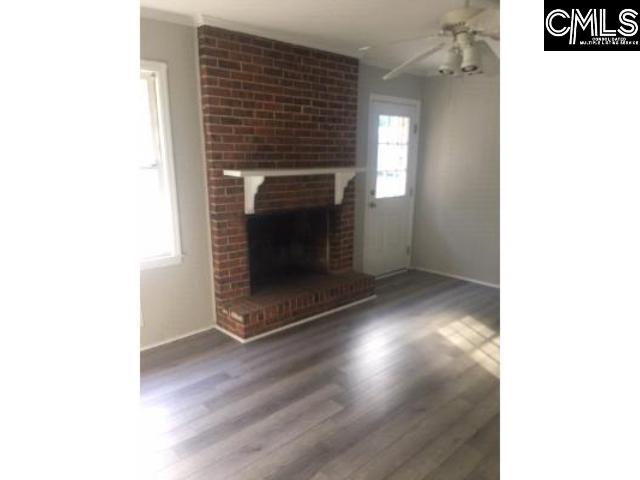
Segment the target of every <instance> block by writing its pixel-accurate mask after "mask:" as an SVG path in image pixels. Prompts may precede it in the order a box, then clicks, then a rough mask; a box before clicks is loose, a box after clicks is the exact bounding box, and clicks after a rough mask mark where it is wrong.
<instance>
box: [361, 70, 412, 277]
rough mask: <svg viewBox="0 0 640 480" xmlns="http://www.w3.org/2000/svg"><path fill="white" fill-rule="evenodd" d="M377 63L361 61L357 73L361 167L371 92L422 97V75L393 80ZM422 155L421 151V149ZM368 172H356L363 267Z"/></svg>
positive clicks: (365, 150)
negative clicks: (369, 63) (384, 77)
mask: <svg viewBox="0 0 640 480" xmlns="http://www.w3.org/2000/svg"><path fill="white" fill-rule="evenodd" d="M387 72H388V70H384V69H381V68H378V67H372V66H369V65H365V64H363V63H360V73H359V77H358V125H357V134H356V135H357V138H356V164H357V165H358V166H359V167H365V166H366V165H367V145H368V138H369V136H368V131H369V99H370V97H371V94H378V95H389V96H393V97H403V98H410V99H412V100H421V99H422V87H423V82H424V80H423V78H421V77H417V76H415V75H400V76H399V77H396V78H394V79H393V80H388V81H384V80H382V76H383V75H384V74H385V73H387ZM418 155H420V152H418ZM365 187H366V174H365V173H364V172H363V173H359V174H358V175H357V176H356V208H355V217H356V218H355V231H354V241H355V247H354V267H355V269H356V270H359V271H362V264H363V261H364V259H363V255H364V241H365V238H364V212H365V202H366V191H365Z"/></svg>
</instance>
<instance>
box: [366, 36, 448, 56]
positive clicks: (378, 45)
mask: <svg viewBox="0 0 640 480" xmlns="http://www.w3.org/2000/svg"><path fill="white" fill-rule="evenodd" d="M441 36H442V34H441V33H432V34H426V35H420V36H419V37H412V38H404V39H402V40H394V41H393V42H387V43H379V44H377V45H365V46H363V47H360V48H358V51H360V52H365V53H366V52H368V51H369V50H375V49H377V48H383V47H389V46H391V45H397V44H399V43H405V42H415V41H416V40H428V39H430V38H437V37H441Z"/></svg>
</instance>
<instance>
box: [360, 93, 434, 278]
mask: <svg viewBox="0 0 640 480" xmlns="http://www.w3.org/2000/svg"><path fill="white" fill-rule="evenodd" d="M376 102H384V103H395V104H397V105H403V106H409V107H414V108H415V112H416V118H415V124H414V125H412V126H411V127H410V128H411V129H415V133H414V135H415V137H414V138H415V147H414V149H415V151H414V152H411V151H409V158H408V165H407V177H408V178H409V180H408V184H407V191H408V194H409V221H408V222H407V223H408V225H407V238H408V242H409V248H410V249H411V253H410V254H409V255H408V256H407V264H406V266H405V267H403V268H401V269H399V270H398V271H399V272H401V271H405V270H407V269H408V268H409V267H410V266H411V257H412V255H413V222H414V216H415V203H416V202H415V198H416V194H415V191H416V179H417V171H418V153H419V150H420V111H421V107H422V102H421V101H420V100H415V99H412V98H405V97H395V96H390V95H380V94H377V93H372V94H371V95H370V96H369V105H368V112H367V115H368V117H369V118H368V119H367V126H368V130H367V172H366V180H365V182H366V184H365V192H364V235H363V237H364V246H363V247H364V248H363V255H362V257H363V259H362V260H363V262H362V264H363V270H364V271H365V272H366V271H367V270H368V268H367V264H368V262H369V261H370V254H369V255H368V248H367V245H369V242H368V241H367V240H368V239H370V238H371V228H372V227H371V225H372V223H371V212H370V210H371V209H370V208H369V207H368V203H369V201H370V198H369V196H370V193H369V192H370V191H371V189H372V188H374V187H375V178H377V170H374V168H373V165H374V163H377V162H376V158H375V155H376V154H377V153H378V148H377V147H378V145H377V143H374V141H373V140H374V138H376V139H377V135H373V134H372V132H374V129H376V128H377V125H376V124H375V122H374V120H375V119H374V115H373V105H374V103H376ZM410 135H411V130H410ZM409 145H410V146H411V142H409ZM411 179H413V180H411ZM393 273H394V272H385V273H382V274H380V275H379V277H384V276H387V275H390V274H393Z"/></svg>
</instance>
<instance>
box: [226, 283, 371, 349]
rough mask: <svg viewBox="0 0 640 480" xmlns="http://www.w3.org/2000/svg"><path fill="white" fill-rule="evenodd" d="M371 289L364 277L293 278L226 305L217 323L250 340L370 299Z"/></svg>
mask: <svg viewBox="0 0 640 480" xmlns="http://www.w3.org/2000/svg"><path fill="white" fill-rule="evenodd" d="M374 288H375V285H374V278H373V277H372V276H371V275H366V274H364V273H356V272H348V273H342V274H311V275H306V276H304V277H302V278H299V277H292V278H291V279H289V280H285V281H283V282H280V283H278V284H277V285H273V286H269V287H266V288H263V289H262V290H260V291H259V292H257V293H256V294H254V295H250V296H247V297H242V298H238V299H235V300H233V301H230V302H228V303H225V304H224V305H222V306H221V307H222V308H221V309H220V310H219V311H221V313H222V315H221V317H222V318H219V319H218V323H219V326H221V327H222V328H224V329H225V330H228V331H229V332H231V333H233V334H235V335H238V336H239V337H241V338H250V337H253V336H255V335H259V334H261V333H264V332H267V331H270V330H274V329H276V328H280V327H282V326H284V325H287V324H290V323H292V322H296V321H298V320H302V319H304V318H307V317H310V316H313V315H317V314H319V313H322V312H325V311H327V310H331V309H334V308H337V307H340V306H342V305H345V304H348V303H351V302H355V301H357V300H361V299H363V298H366V297H369V296H371V295H373V293H374Z"/></svg>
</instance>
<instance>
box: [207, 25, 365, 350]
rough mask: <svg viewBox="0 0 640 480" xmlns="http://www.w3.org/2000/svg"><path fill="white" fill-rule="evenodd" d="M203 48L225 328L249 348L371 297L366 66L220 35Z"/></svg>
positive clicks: (220, 316) (217, 282) (220, 313)
mask: <svg viewBox="0 0 640 480" xmlns="http://www.w3.org/2000/svg"><path fill="white" fill-rule="evenodd" d="M198 44H199V59H200V81H201V90H202V108H203V120H204V130H205V141H206V159H207V181H208V193H209V210H210V214H211V219H210V220H211V236H212V251H213V274H214V290H215V292H214V293H215V299H216V318H217V322H218V326H220V327H221V328H223V329H225V330H227V331H228V332H230V333H232V334H234V335H236V336H237V337H240V338H243V339H246V338H250V337H252V336H255V335H259V334H262V333H265V332H268V331H270V330H273V329H277V328H279V327H282V326H284V325H287V324H290V323H292V322H296V321H298V320H301V319H304V318H307V317H310V316H313V315H318V314H320V313H322V312H326V311H328V310H331V309H334V308H337V307H340V306H343V305H345V304H349V303H352V302H355V301H358V300H361V299H364V298H367V297H369V296H371V295H372V294H373V289H374V283H373V278H372V277H370V276H368V275H364V274H362V273H357V272H354V271H353V267H352V266H353V240H354V239H353V226H354V201H355V199H354V182H353V180H352V177H353V175H354V174H355V173H354V172H352V171H351V170H353V167H354V166H355V141H356V108H357V107H356V97H357V78H358V61H357V59H354V58H351V57H346V56H341V55H336V54H333V53H328V52H323V51H319V50H314V49H309V48H304V47H300V46H295V45H290V44H286V43H282V42H278V41H274V40H269V39H265V38H260V37H255V36H251V35H247V34H241V33H236V32H230V31H227V30H222V29H219V28H214V27H210V26H201V27H199V29H198ZM350 169H351V170H350ZM256 171H259V172H260V173H261V175H262V176H257V177H255V176H254V177H246V175H249V174H250V175H255V172H256ZM345 171H346V173H345ZM252 172H253V173H252ZM256 179H258V180H256Z"/></svg>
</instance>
